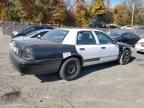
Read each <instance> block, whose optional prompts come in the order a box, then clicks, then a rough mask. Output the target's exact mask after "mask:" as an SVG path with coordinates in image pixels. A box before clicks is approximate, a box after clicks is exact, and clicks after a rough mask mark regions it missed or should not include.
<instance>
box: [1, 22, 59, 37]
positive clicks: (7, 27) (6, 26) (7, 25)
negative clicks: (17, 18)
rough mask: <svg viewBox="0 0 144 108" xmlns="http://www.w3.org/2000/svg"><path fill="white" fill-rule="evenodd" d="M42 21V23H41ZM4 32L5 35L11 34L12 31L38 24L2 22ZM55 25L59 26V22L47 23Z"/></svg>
mask: <svg viewBox="0 0 144 108" xmlns="http://www.w3.org/2000/svg"><path fill="white" fill-rule="evenodd" d="M41 24H42V23H40V25H41ZM0 25H1V28H2V33H3V34H4V35H11V33H12V32H13V31H15V30H21V29H23V28H24V27H26V26H30V25H38V24H29V23H17V22H1V24H0ZM45 25H50V26H54V27H58V26H59V25H58V24H45Z"/></svg>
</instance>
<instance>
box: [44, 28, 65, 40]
mask: <svg viewBox="0 0 144 108" xmlns="http://www.w3.org/2000/svg"><path fill="white" fill-rule="evenodd" d="M67 34H68V31H67V30H60V29H55V30H52V31H50V32H48V33H46V34H45V35H44V36H43V37H42V38H41V39H42V40H48V41H50V42H54V43H62V41H63V40H64V38H65V36H66V35H67Z"/></svg>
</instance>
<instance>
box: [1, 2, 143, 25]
mask: <svg viewBox="0 0 144 108" xmlns="http://www.w3.org/2000/svg"><path fill="white" fill-rule="evenodd" d="M92 1H93V3H92V4H91V5H87V4H86V1H85V0H74V2H70V3H71V8H68V7H70V6H68V4H67V2H66V0H0V20H2V21H17V22H28V23H40V22H41V23H50V24H59V25H61V26H82V27H87V26H88V24H89V22H90V21H92V20H97V21H99V22H103V23H107V24H108V23H116V24H119V25H126V24H130V20H131V10H130V9H128V8H127V7H126V6H125V5H123V4H122V5H118V6H116V7H114V8H110V7H107V6H106V3H105V1H110V0H92ZM143 17H144V11H137V13H136V16H135V24H141V23H144V19H143Z"/></svg>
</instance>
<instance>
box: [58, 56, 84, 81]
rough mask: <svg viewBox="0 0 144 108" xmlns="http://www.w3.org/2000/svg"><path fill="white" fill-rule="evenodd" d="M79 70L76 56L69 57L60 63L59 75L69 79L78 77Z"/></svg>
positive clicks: (79, 64) (79, 66) (79, 65)
mask: <svg viewBox="0 0 144 108" xmlns="http://www.w3.org/2000/svg"><path fill="white" fill-rule="evenodd" d="M80 71H81V63H80V60H78V59H77V58H69V59H67V60H66V61H64V63H63V64H62V66H61V68H60V72H59V75H60V77H61V78H62V79H64V80H67V81H71V80H74V79H76V78H77V77H78V75H79V74H80Z"/></svg>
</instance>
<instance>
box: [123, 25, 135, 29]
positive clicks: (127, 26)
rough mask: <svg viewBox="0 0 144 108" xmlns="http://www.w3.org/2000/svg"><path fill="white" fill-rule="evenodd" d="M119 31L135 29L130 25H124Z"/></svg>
mask: <svg viewBox="0 0 144 108" xmlns="http://www.w3.org/2000/svg"><path fill="white" fill-rule="evenodd" d="M121 29H126V30H133V29H135V27H133V26H131V25H125V26H122V27H121Z"/></svg>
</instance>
